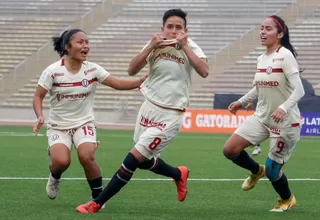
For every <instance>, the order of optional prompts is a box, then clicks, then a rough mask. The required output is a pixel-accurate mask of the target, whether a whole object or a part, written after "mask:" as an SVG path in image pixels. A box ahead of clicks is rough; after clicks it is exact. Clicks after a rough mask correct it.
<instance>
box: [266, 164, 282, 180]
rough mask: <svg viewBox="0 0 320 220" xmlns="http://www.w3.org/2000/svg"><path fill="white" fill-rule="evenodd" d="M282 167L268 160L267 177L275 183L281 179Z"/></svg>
mask: <svg viewBox="0 0 320 220" xmlns="http://www.w3.org/2000/svg"><path fill="white" fill-rule="evenodd" d="M280 170H281V165H280V164H278V163H276V162H275V161H272V160H271V159H270V158H268V159H267V162H266V177H267V178H268V179H269V180H270V181H271V182H274V181H276V180H278V179H279V176H280Z"/></svg>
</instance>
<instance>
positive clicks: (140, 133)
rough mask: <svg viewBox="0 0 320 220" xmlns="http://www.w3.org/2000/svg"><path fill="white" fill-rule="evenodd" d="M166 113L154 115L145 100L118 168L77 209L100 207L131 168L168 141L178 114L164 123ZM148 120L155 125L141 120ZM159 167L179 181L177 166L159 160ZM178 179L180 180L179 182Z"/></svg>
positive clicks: (87, 210) (123, 182)
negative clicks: (130, 145)
mask: <svg viewBox="0 0 320 220" xmlns="http://www.w3.org/2000/svg"><path fill="white" fill-rule="evenodd" d="M150 112H151V113H150ZM169 116H170V113H163V114H161V113H159V114H157V113H155V111H153V109H152V111H150V106H148V105H147V104H146V103H144V104H143V105H142V107H141V109H140V112H139V116H138V118H137V123H136V129H135V135H134V141H135V147H134V148H133V149H132V150H131V151H130V152H129V153H128V155H127V156H126V158H125V159H124V161H123V162H122V164H121V166H120V168H119V170H118V171H117V172H116V173H115V174H114V175H113V177H112V179H111V180H110V182H109V183H108V185H107V187H106V188H105V189H104V190H103V192H102V193H101V194H100V195H99V196H98V197H97V198H96V199H95V200H94V202H91V203H86V204H83V205H80V206H78V207H77V211H78V212H81V213H93V212H97V211H99V209H100V207H101V206H102V205H103V204H104V203H105V202H107V201H108V200H109V199H110V198H112V197H113V196H114V195H116V194H117V193H118V192H119V191H120V190H121V189H122V188H123V187H124V186H125V185H126V184H127V183H128V182H129V181H130V179H131V177H132V176H133V174H134V172H135V170H136V169H137V168H138V167H139V166H140V165H141V164H144V163H145V162H146V161H149V160H151V159H152V158H153V157H154V155H156V154H158V153H159V152H160V151H161V150H163V149H164V148H165V147H166V146H167V145H168V144H169V142H170V141H171V140H172V139H173V137H174V136H175V135H176V133H178V131H179V128H180V123H181V114H179V117H177V116H176V115H175V117H176V118H177V119H176V120H170V121H169V122H168V121H166V119H167V118H168V117H169ZM170 119H171V118H170ZM178 119H179V123H178V124H177V123H176V121H177V120H178ZM149 122H152V124H156V125H158V126H148V124H147V125H145V123H149ZM170 122H173V123H176V126H177V127H174V128H175V129H173V130H174V132H172V131H171V129H172V127H171V126H170ZM167 129H168V130H170V131H171V133H172V134H171V135H168V134H165V133H164V131H165V130H167ZM163 166H164V167H166V169H164V168H163V169H162V170H161V173H163V172H164V173H165V174H167V175H168V176H171V177H174V178H175V179H178V175H179V180H181V179H182V175H181V174H180V173H179V174H177V173H178V172H180V170H179V169H178V168H174V167H171V166H168V165H167V164H165V163H162V167H163ZM164 170H166V171H164ZM168 170H169V171H168ZM180 177H181V178H180ZM178 182H179V183H180V182H181V181H178ZM184 184H185V183H184ZM185 188H186V187H185Z"/></svg>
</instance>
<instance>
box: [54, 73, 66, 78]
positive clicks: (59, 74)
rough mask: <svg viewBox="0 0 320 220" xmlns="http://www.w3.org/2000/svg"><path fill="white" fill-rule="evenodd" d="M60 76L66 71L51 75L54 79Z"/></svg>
mask: <svg viewBox="0 0 320 220" xmlns="http://www.w3.org/2000/svg"><path fill="white" fill-rule="evenodd" d="M58 76H64V73H54V74H52V75H51V78H52V79H54V78H56V77H58Z"/></svg>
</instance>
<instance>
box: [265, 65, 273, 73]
mask: <svg viewBox="0 0 320 220" xmlns="http://www.w3.org/2000/svg"><path fill="white" fill-rule="evenodd" d="M266 73H267V74H271V73H272V67H271V66H268V68H267V70H266Z"/></svg>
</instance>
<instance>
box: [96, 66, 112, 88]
mask: <svg viewBox="0 0 320 220" xmlns="http://www.w3.org/2000/svg"><path fill="white" fill-rule="evenodd" d="M95 66H96V68H97V71H95V77H96V78H97V80H98V82H99V83H102V82H103V81H104V80H105V79H106V78H107V77H108V76H109V75H110V73H109V72H108V71H106V70H105V69H104V68H103V67H102V66H99V65H98V64H95Z"/></svg>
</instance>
